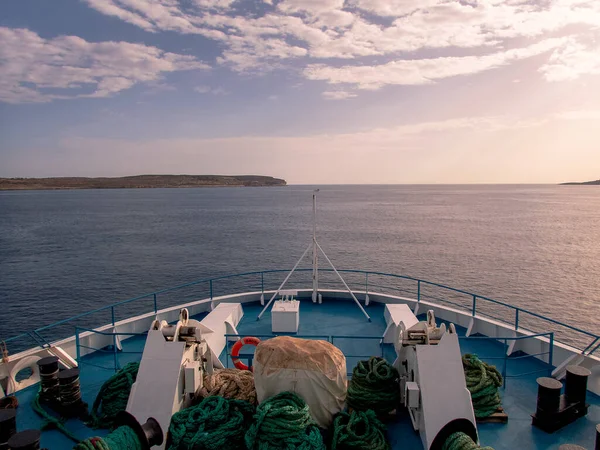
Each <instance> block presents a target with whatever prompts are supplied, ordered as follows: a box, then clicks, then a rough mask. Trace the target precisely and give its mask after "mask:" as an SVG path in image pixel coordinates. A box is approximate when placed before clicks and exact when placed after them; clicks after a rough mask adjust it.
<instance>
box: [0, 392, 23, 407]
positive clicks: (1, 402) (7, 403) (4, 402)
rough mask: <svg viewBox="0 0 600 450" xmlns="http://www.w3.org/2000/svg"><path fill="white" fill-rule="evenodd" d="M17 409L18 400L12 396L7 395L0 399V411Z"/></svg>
mask: <svg viewBox="0 0 600 450" xmlns="http://www.w3.org/2000/svg"><path fill="white" fill-rule="evenodd" d="M18 407H19V400H17V397H15V396H14V395H7V396H6V397H3V398H0V409H17V408H18Z"/></svg>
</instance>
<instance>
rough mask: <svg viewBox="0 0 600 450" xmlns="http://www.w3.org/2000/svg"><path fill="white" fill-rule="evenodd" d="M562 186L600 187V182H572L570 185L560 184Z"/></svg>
mask: <svg viewBox="0 0 600 450" xmlns="http://www.w3.org/2000/svg"><path fill="white" fill-rule="evenodd" d="M560 185H561V186H600V180H596V181H582V182H576V181H571V182H569V183H560Z"/></svg>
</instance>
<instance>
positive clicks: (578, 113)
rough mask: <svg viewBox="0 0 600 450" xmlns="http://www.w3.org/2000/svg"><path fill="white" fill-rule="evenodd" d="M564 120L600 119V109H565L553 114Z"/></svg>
mask: <svg viewBox="0 0 600 450" xmlns="http://www.w3.org/2000/svg"><path fill="white" fill-rule="evenodd" d="M555 117H556V118H557V119H564V120H600V109H581V110H574V111H565V112H562V113H559V114H556V116H555Z"/></svg>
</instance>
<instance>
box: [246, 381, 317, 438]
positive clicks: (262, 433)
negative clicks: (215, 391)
mask: <svg viewBox="0 0 600 450" xmlns="http://www.w3.org/2000/svg"><path fill="white" fill-rule="evenodd" d="M246 448H248V449H249V450H275V449H278V450H292V449H298V450H325V444H324V443H323V437H322V436H321V432H320V431H319V428H318V427H317V425H316V424H315V423H314V422H313V420H312V417H311V416H310V412H309V410H308V405H307V404H306V402H305V401H304V400H302V399H301V398H300V397H298V395H296V394H294V393H293V392H282V393H280V394H277V395H275V396H274V397H271V398H270V399H268V400H265V401H264V402H262V403H261V404H260V405H259V406H258V408H257V409H256V413H255V414H254V421H253V422H252V425H251V426H250V429H249V430H248V432H247V433H246Z"/></svg>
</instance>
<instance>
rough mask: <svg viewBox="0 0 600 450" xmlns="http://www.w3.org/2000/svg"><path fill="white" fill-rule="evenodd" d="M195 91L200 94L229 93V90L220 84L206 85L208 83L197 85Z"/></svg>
mask: <svg viewBox="0 0 600 450" xmlns="http://www.w3.org/2000/svg"><path fill="white" fill-rule="evenodd" d="M194 92H197V93H198V94H213V95H226V94H228V92H227V91H226V90H225V89H223V88H222V87H220V86H219V87H216V88H212V87H210V86H206V85H201V86H196V87H195V88H194Z"/></svg>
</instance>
